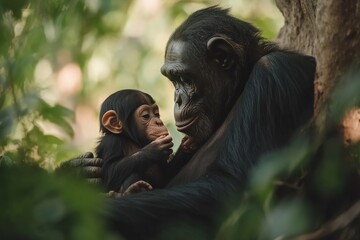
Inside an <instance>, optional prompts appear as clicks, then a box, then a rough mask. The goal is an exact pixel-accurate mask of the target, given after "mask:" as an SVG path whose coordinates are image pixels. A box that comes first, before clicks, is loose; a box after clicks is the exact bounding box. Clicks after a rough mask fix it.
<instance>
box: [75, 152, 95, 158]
mask: <svg viewBox="0 0 360 240" xmlns="http://www.w3.org/2000/svg"><path fill="white" fill-rule="evenodd" d="M93 157H94V154H93V153H92V152H86V153H83V154H81V155H80V156H79V157H77V158H93Z"/></svg>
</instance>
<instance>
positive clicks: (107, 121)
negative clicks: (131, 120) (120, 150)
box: [101, 110, 123, 134]
mask: <svg viewBox="0 0 360 240" xmlns="http://www.w3.org/2000/svg"><path fill="white" fill-rule="evenodd" d="M101 124H102V125H103V126H104V127H105V128H106V129H107V130H109V131H110V132H112V133H115V134H120V133H122V131H123V124H122V122H121V121H120V119H119V118H118V115H117V114H116V112H115V111H114V110H109V111H107V112H106V113H104V115H103V116H102V118H101Z"/></svg>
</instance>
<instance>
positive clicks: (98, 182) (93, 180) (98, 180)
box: [86, 178, 102, 186]
mask: <svg viewBox="0 0 360 240" xmlns="http://www.w3.org/2000/svg"><path fill="white" fill-rule="evenodd" d="M86 180H87V182H88V183H90V184H91V185H94V186H101V185H102V179H101V178H87V179H86Z"/></svg>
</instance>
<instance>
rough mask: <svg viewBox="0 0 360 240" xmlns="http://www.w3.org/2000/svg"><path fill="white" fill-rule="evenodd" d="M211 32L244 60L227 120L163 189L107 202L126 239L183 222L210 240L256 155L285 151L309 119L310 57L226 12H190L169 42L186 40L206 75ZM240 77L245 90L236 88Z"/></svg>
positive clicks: (236, 74) (312, 69) (223, 119)
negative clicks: (238, 48)
mask: <svg viewBox="0 0 360 240" xmlns="http://www.w3.org/2000/svg"><path fill="white" fill-rule="evenodd" d="M216 34H222V35H226V36H227V37H229V38H231V39H232V40H233V41H235V42H236V43H237V44H238V45H239V46H241V47H242V48H243V50H242V53H243V55H242V56H239V59H243V60H244V61H245V63H244V65H243V66H242V67H241V68H240V67H237V68H236V69H234V70H233V71H234V87H233V88H232V89H233V90H232V92H231V93H229V94H228V97H229V100H228V101H226V102H227V103H228V106H224V110H223V111H224V116H221V118H220V120H219V121H220V122H219V124H218V125H219V126H217V129H215V131H214V133H212V135H211V137H210V138H208V140H207V141H206V142H205V143H204V144H203V145H202V146H201V148H199V149H198V150H197V152H196V153H195V155H194V156H193V157H192V158H191V159H190V161H189V162H187V163H186V164H185V166H184V167H183V168H182V169H181V170H180V172H179V173H178V174H177V175H176V176H175V177H174V178H173V179H172V181H171V182H170V183H169V184H168V187H167V188H165V189H159V190H155V191H152V192H146V193H140V194H136V195H133V196H130V197H127V198H123V199H117V200H110V204H111V205H112V208H111V210H110V213H109V215H110V222H111V223H112V225H111V226H112V227H113V229H114V230H116V231H119V232H120V233H121V234H123V235H125V236H126V237H128V238H132V239H139V238H140V239H141V238H144V239H149V238H150V237H151V236H152V237H156V236H158V234H159V232H161V231H162V230H164V229H166V227H169V226H170V225H171V223H175V222H177V221H180V220H186V222H188V223H190V225H191V224H194V225H195V226H199V227H200V226H202V227H208V228H207V231H206V232H207V233H208V234H209V236H208V237H211V236H212V234H213V233H214V231H216V230H217V229H216V227H214V226H216V221H214V216H216V214H217V213H218V212H217V210H218V209H219V207H221V204H222V203H223V201H224V200H225V199H228V198H229V197H230V196H232V195H233V194H236V193H240V192H241V190H242V189H243V186H244V184H246V181H247V179H248V175H249V172H250V170H251V169H252V168H253V167H254V165H256V164H257V163H258V160H259V158H260V156H261V155H262V154H264V153H267V152H270V151H272V150H274V149H278V148H280V147H282V146H284V145H285V144H286V143H287V142H288V141H289V139H290V138H291V136H292V135H293V134H294V133H295V132H296V131H297V130H298V129H299V127H300V126H302V125H303V124H304V123H305V122H306V121H307V120H309V119H310V118H311V116H312V113H313V112H312V109H313V78H314V72H315V61H314V59H313V58H312V57H308V56H303V55H300V54H296V53H292V52H288V51H282V50H279V49H278V48H277V47H276V46H275V45H273V44H271V43H266V42H265V41H264V40H263V39H261V38H260V37H259V32H258V30H257V29H256V28H254V27H253V26H251V25H250V24H248V23H245V22H243V21H240V20H237V19H235V18H233V17H230V16H228V14H227V11H226V10H222V9H219V8H216V7H212V8H208V9H203V10H200V11H198V12H196V13H194V14H193V15H191V16H190V17H189V18H188V20H186V21H185V22H184V23H183V24H182V25H181V26H180V27H179V28H178V29H177V30H176V31H175V33H174V34H173V35H172V37H171V38H170V40H169V41H172V40H174V39H183V40H184V41H188V42H191V43H192V46H193V49H192V50H194V49H196V51H195V50H194V51H189V53H188V54H191V55H194V58H195V59H198V61H200V62H201V63H202V64H203V66H204V69H208V68H209V67H207V64H208V61H209V59H210V56H206V57H204V54H205V52H206V42H207V41H208V39H209V38H210V37H212V36H213V35H216ZM240 70H242V71H241V72H240ZM200 71H204V70H203V69H202V70H200ZM204 74H208V76H209V77H208V80H209V82H208V83H207V84H212V82H215V81H221V80H222V79H212V78H211V76H212V75H211V73H204ZM242 79H245V80H246V83H245V84H243V85H245V86H244V87H243V89H242V87H241V84H240V85H238V86H235V84H237V83H235V81H236V80H242ZM230 87H231V86H230ZM189 238H191V237H189Z"/></svg>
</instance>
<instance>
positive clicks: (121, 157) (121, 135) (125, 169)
mask: <svg viewBox="0 0 360 240" xmlns="http://www.w3.org/2000/svg"><path fill="white" fill-rule="evenodd" d="M100 131H101V132H102V133H103V135H102V137H101V138H100V140H99V144H98V146H97V147H96V155H97V157H98V158H102V159H103V160H104V164H103V167H102V169H103V180H104V184H105V187H106V190H107V191H110V190H113V191H115V192H119V193H121V194H122V195H124V194H125V195H126V194H128V193H134V192H138V191H144V190H150V189H152V187H162V184H163V183H164V181H165V179H164V178H165V173H162V172H164V169H165V168H166V166H167V161H166V160H167V159H169V155H170V154H171V153H172V150H171V147H172V146H173V143H172V138H171V136H170V135H169V133H168V130H167V129H166V127H165V126H164V124H163V122H162V121H161V119H160V113H159V108H158V106H157V104H156V103H155V101H154V99H153V98H152V97H151V96H150V95H149V94H147V93H144V92H141V91H138V90H133V89H126V90H121V91H117V92H115V93H113V94H111V95H110V96H109V97H108V98H106V99H105V101H104V102H103V103H102V105H101V109H100ZM130 186H131V187H130ZM129 187H130V188H129ZM125 190H126V191H125Z"/></svg>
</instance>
